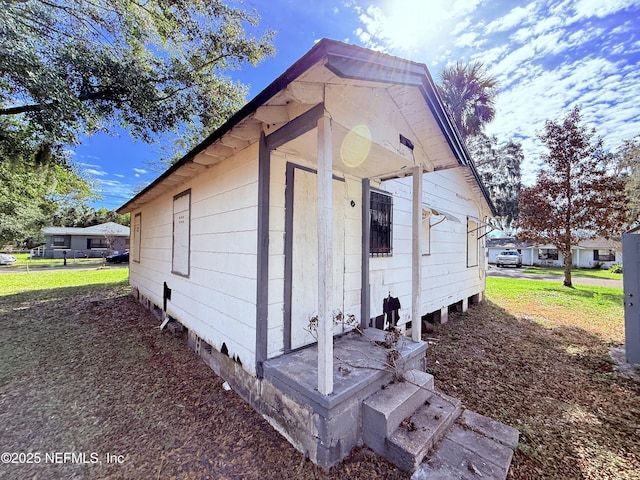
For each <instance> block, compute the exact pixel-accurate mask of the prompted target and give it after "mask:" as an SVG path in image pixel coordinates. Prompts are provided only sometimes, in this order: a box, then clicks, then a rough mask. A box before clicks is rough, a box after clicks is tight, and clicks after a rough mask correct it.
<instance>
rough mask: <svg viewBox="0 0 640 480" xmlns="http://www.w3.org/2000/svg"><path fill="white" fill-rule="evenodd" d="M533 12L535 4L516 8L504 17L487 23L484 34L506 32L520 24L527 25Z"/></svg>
mask: <svg viewBox="0 0 640 480" xmlns="http://www.w3.org/2000/svg"><path fill="white" fill-rule="evenodd" d="M535 10H536V3H535V2H533V3H530V4H529V5H527V6H526V7H516V8H514V9H513V10H511V11H510V12H509V13H507V14H506V15H504V16H502V17H500V18H498V19H496V20H494V21H492V22H491V23H489V24H488V25H487V27H486V33H487V34H489V33H493V32H506V31H509V30H512V29H513V28H514V27H516V26H518V25H521V24H524V25H529V24H530V22H531V17H532V16H533V14H534V12H535Z"/></svg>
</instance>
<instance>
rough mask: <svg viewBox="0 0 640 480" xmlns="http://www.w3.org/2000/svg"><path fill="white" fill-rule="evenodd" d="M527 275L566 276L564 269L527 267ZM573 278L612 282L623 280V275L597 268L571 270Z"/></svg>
mask: <svg viewBox="0 0 640 480" xmlns="http://www.w3.org/2000/svg"><path fill="white" fill-rule="evenodd" d="M524 272H525V273H532V274H537V275H557V276H559V277H560V276H562V277H563V276H564V268H563V267H527V269H526V270H525V271H524ZM571 276H572V277H584V278H604V279H610V280H622V274H621V273H613V272H610V271H609V270H607V269H603V270H600V269H595V268H574V269H572V270H571Z"/></svg>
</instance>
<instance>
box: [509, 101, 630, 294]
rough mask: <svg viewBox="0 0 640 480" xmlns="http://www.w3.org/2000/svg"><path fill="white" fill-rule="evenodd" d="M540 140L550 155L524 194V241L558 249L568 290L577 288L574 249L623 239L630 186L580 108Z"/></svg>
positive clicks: (547, 128) (547, 127)
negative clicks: (618, 173) (612, 238)
mask: <svg viewBox="0 0 640 480" xmlns="http://www.w3.org/2000/svg"><path fill="white" fill-rule="evenodd" d="M538 138H539V139H540V140H541V141H542V143H544V144H545V146H546V147H547V149H548V151H549V152H548V153H547V154H545V155H543V156H542V160H543V161H544V165H543V166H542V169H541V170H540V172H539V173H538V177H537V180H536V184H535V185H534V186H532V187H527V188H523V189H522V190H521V192H520V198H519V209H520V217H519V220H518V227H519V229H520V233H519V234H518V236H519V237H520V238H522V239H523V240H527V241H532V242H538V243H545V244H551V245H554V246H555V247H556V248H557V249H558V251H559V252H560V253H562V255H563V256H564V285H565V286H567V287H571V286H572V284H571V268H572V263H573V258H572V254H571V248H572V247H573V246H576V245H578V244H579V243H580V242H581V241H583V240H588V239H591V238H595V237H597V236H604V237H607V238H608V237H610V236H612V235H615V234H618V233H620V229H621V228H622V227H623V225H624V223H625V220H626V216H627V209H626V196H625V189H624V181H623V179H622V178H621V177H620V176H616V175H615V174H614V173H613V171H612V169H611V168H610V161H611V158H612V157H611V155H610V154H608V153H607V152H606V151H605V150H604V148H603V146H602V139H601V138H600V137H597V136H596V132H595V129H592V128H588V127H587V126H586V125H584V124H582V118H581V115H580V109H579V108H578V107H575V108H574V109H573V110H572V111H571V112H570V113H569V114H568V115H567V116H566V118H565V119H564V120H563V121H550V120H547V121H546V122H545V125H544V131H543V132H542V133H540V134H539V135H538Z"/></svg>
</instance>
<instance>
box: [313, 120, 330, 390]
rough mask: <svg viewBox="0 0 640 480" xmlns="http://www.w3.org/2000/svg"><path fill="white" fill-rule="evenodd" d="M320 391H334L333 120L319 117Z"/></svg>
mask: <svg viewBox="0 0 640 480" xmlns="http://www.w3.org/2000/svg"><path fill="white" fill-rule="evenodd" d="M317 177H318V392H320V393H321V394H322V395H329V394H331V393H333V314H332V311H331V309H332V305H333V298H332V293H333V221H332V200H333V194H332V187H333V186H332V180H333V178H332V177H333V161H332V149H331V120H330V119H329V117H327V116H326V115H323V116H322V117H320V118H319V119H318V175H317Z"/></svg>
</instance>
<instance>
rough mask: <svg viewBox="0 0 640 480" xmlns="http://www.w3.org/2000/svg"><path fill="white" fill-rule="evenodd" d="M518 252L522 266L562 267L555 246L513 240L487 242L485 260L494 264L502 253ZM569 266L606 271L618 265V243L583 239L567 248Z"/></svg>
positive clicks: (619, 249)
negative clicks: (569, 256)
mask: <svg viewBox="0 0 640 480" xmlns="http://www.w3.org/2000/svg"><path fill="white" fill-rule="evenodd" d="M509 249H510V250H518V251H519V252H520V253H521V254H522V264H523V265H536V266H546V267H563V266H564V255H562V253H560V251H559V250H558V249H557V248H556V246H555V245H539V244H532V243H526V242H520V241H518V240H517V239H515V238H492V239H489V240H487V251H488V260H489V263H490V264H495V262H496V256H497V255H498V254H499V253H500V252H501V251H503V250H509ZM571 253H572V260H573V266H574V267H577V268H596V267H601V268H609V267H610V266H611V265H614V264H616V263H622V243H621V242H620V240H615V239H607V238H603V237H598V238H595V239H592V240H584V241H583V242H581V243H580V244H579V245H577V246H575V247H572V248H571Z"/></svg>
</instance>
